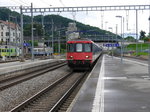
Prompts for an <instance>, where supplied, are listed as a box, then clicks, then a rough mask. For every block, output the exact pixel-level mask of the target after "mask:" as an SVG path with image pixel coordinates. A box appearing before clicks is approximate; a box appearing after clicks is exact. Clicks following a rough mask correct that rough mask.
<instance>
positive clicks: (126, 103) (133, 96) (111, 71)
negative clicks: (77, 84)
mask: <svg viewBox="0 0 150 112" xmlns="http://www.w3.org/2000/svg"><path fill="white" fill-rule="evenodd" d="M149 98H150V74H149V73H148V64H147V62H146V61H145V62H144V61H142V62H141V61H136V60H132V59H123V62H122V63H121V61H120V58H118V57H111V56H108V55H104V56H103V57H102V62H100V60H99V61H98V63H97V64H96V66H95V67H94V69H93V71H92V72H91V73H90V75H89V77H88V78H87V80H86V82H85V83H84V85H83V86H82V88H81V90H80V91H79V93H78V95H77V96H76V98H75V99H74V101H73V103H72V104H71V107H70V108H69V109H68V112H150V105H149V104H150V99H149Z"/></svg>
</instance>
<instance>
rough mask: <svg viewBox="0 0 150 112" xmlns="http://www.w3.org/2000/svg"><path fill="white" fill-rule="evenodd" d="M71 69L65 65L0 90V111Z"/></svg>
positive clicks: (15, 103) (5, 109)
mask: <svg viewBox="0 0 150 112" xmlns="http://www.w3.org/2000/svg"><path fill="white" fill-rule="evenodd" d="M70 71H71V70H70V69H69V68H68V67H67V66H65V67H61V68H59V69H57V70H54V71H51V72H49V73H46V74H44V75H42V76H39V77H35V78H33V79H31V80H28V81H25V82H23V83H21V84H18V85H15V86H13V87H11V88H8V89H6V90H3V91H1V92H0V112H5V111H9V110H11V109H12V108H13V107H14V106H16V105H18V104H19V103H21V102H22V101H24V100H26V99H27V98H29V97H31V96H32V95H34V94H35V93H37V92H38V91H40V90H42V89H43V88H44V87H46V86H47V85H49V84H50V83H52V82H54V81H55V80H57V79H58V78H59V77H62V76H63V75H65V74H66V73H68V72H70Z"/></svg>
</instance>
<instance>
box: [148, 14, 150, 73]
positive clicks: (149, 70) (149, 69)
mask: <svg viewBox="0 0 150 112" xmlns="http://www.w3.org/2000/svg"><path fill="white" fill-rule="evenodd" d="M148 20H149V36H150V16H149V18H148ZM148 45H149V53H148V54H149V59H148V73H149V74H150V40H149V41H148Z"/></svg>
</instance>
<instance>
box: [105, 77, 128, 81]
mask: <svg viewBox="0 0 150 112" xmlns="http://www.w3.org/2000/svg"><path fill="white" fill-rule="evenodd" d="M103 79H104V80H110V79H127V77H104V78H103Z"/></svg>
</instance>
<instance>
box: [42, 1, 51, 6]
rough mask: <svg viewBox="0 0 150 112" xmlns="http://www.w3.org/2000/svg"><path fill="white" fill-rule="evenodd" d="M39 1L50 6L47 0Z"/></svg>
mask: <svg viewBox="0 0 150 112" xmlns="http://www.w3.org/2000/svg"><path fill="white" fill-rule="evenodd" d="M40 1H41V2H43V3H44V4H46V5H48V6H52V5H51V4H49V3H48V2H46V1H44V0H40Z"/></svg>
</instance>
